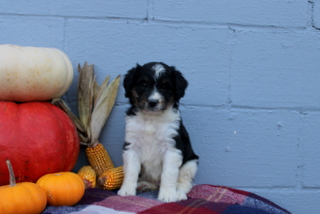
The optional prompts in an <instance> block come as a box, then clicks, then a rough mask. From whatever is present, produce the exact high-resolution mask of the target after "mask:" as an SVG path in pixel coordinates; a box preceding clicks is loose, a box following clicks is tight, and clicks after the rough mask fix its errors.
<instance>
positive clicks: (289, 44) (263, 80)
mask: <svg viewBox="0 0 320 214" xmlns="http://www.w3.org/2000/svg"><path fill="white" fill-rule="evenodd" d="M319 46H320V36H319V35H318V34H310V33H306V32H304V31H297V32H291V31H276V32H273V31H265V30H261V31H260V30H257V31H254V30H239V31H237V35H236V36H235V39H234V49H233V53H232V57H231V58H232V65H231V80H230V85H231V88H230V94H231V100H232V104H234V105H240V106H254V107H264V108H265V107H266V108H297V107H298V108H318V107H319V105H318V103H319V102H320V98H319V95H318V94H319V93H318V92H319V91H320V84H319V82H320V72H319V70H320V64H319V63H315V62H317V61H318V58H319V57H318V56H319V48H318V47H319Z"/></svg>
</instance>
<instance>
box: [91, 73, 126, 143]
mask: <svg viewBox="0 0 320 214" xmlns="http://www.w3.org/2000/svg"><path fill="white" fill-rule="evenodd" d="M119 84H120V75H119V76H118V77H117V78H115V79H114V80H113V81H112V82H111V83H110V84H109V85H108V86H107V87H106V88H105V89H104V90H103V91H102V92H101V95H100V96H99V97H98V99H97V103H96V105H95V106H94V109H93V112H92V115H91V123H90V127H91V137H92V138H91V143H92V144H94V143H95V142H96V141H98V138H99V136H100V132H101V130H102V128H103V126H104V124H105V122H106V121H107V119H108V117H109V114H110V112H111V110H112V108H113V105H114V103H115V100H116V97H117V93H118V88H119ZM101 89H103V87H101Z"/></svg>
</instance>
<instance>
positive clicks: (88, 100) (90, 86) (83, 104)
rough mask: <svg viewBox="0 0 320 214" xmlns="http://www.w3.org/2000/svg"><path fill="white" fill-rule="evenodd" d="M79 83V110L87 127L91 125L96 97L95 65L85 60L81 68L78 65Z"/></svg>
mask: <svg viewBox="0 0 320 214" xmlns="http://www.w3.org/2000/svg"><path fill="white" fill-rule="evenodd" d="M78 71H79V85H78V111H79V118H80V120H81V121H82V123H83V125H84V126H85V127H88V126H89V123H90V118H91V113H92V107H93V97H94V82H95V81H94V65H88V63H87V62H85V64H84V66H83V67H82V68H81V66H80V65H78Z"/></svg>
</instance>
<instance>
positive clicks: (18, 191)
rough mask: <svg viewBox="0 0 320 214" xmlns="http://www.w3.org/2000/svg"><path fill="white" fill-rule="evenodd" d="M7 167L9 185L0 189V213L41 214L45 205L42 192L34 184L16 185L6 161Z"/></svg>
mask: <svg viewBox="0 0 320 214" xmlns="http://www.w3.org/2000/svg"><path fill="white" fill-rule="evenodd" d="M7 166H8V169H9V172H10V173H9V174H10V185H6V186H1V187H0V213H1V214H18V213H23V214H36V213H41V212H42V211H43V210H44V208H45V207H46V204H47V196H46V194H45V192H44V190H43V189H41V187H39V186H38V185H36V184H35V183H31V182H21V183H16V181H15V177H14V173H13V169H12V166H11V163H10V161H9V160H7Z"/></svg>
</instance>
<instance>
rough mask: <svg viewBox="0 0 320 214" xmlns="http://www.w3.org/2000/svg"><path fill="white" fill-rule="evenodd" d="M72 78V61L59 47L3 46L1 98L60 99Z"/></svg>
mask: <svg viewBox="0 0 320 214" xmlns="http://www.w3.org/2000/svg"><path fill="white" fill-rule="evenodd" d="M72 79H73V67H72V64H71V62H70V60H69V58H68V56H67V55H66V54H65V53H63V52H62V51H60V50H58V49H55V48H42V47H22V46H18V45H0V85H1V87H0V100H3V101H15V102H29V101H47V100H51V99H53V98H59V97H61V96H62V95H63V94H64V93H65V92H66V91H67V90H68V88H69V87H70V85H71V82H72Z"/></svg>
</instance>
